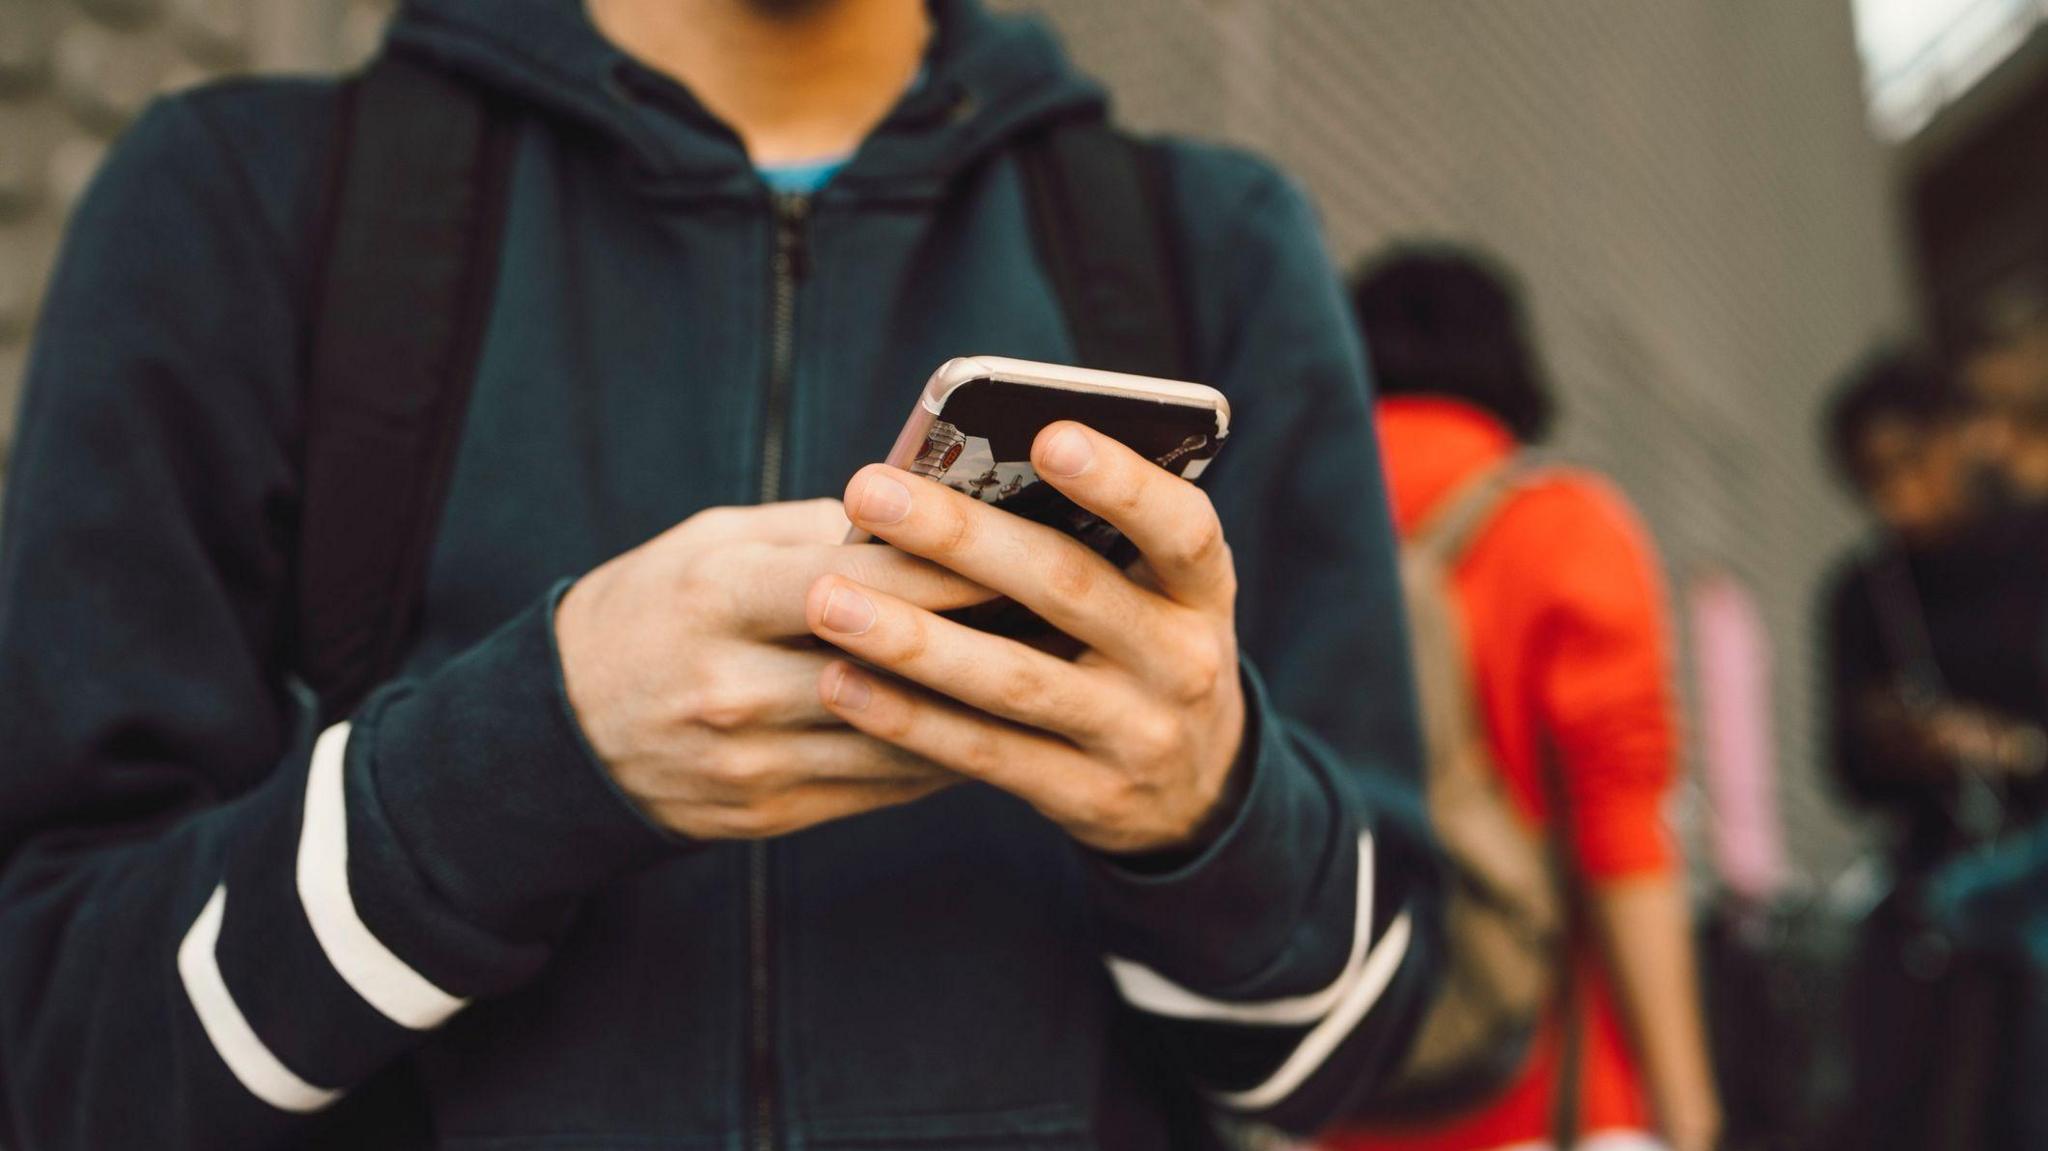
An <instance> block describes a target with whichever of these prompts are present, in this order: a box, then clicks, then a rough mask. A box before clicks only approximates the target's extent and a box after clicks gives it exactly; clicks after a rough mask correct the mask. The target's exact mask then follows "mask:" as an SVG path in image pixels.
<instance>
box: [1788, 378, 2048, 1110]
mask: <svg viewBox="0 0 2048 1151" xmlns="http://www.w3.org/2000/svg"><path fill="white" fill-rule="evenodd" d="M1981 430H1982V429H1981V427H1980V426H1979V425H1978V423H1977V421H1975V420H1974V419H1973V418H1972V412H1971V409H1970V407H1969V405H1968V403H1967V400H1966V397H1965V396H1964V395H1963V393H1962V392H1961V391H1960V389H1958V388H1957V387H1955V385H1954V384H1953V382H1952V381H1951V380H1950V379H1949V378H1948V377H1947V376H1946V375H1945V373H1944V372H1943V370H1942V369H1941V368H1940V367H1939V366H1938V365H1937V364H1936V363H1935V362H1934V361H1932V360H1931V359H1930V358H1928V357H1926V356H1924V355H1920V354H1917V353H1912V352H1887V353H1882V354H1880V355H1877V356H1875V357H1873V358H1872V359H1871V360H1869V361H1868V362H1866V363H1865V364H1864V365H1863V366H1862V367H1861V368H1859V369H1858V371H1857V372H1856V373H1854V374H1853V375H1852V377H1851V378H1850V379H1849V381H1848V382H1847V383H1846V384H1845V385H1844V387H1843V389H1842V391H1841V393H1840V395H1839V396H1838V397H1837V399H1836V401H1835V403H1834V406H1833V409H1832V411H1831V412H1830V415H1829V421H1828V438H1829V446H1830V450H1831V453H1832V455H1833V457H1834V459H1835V462H1836V465H1837V466H1838V468H1839V469H1840V471H1841V474H1842V476H1843V478H1844V479H1845V480H1846V481H1847V482H1848V483H1849V484H1850V486H1851V487H1852V489H1853V490H1854V491H1855V492H1856V493H1857V495H1858V497H1859V498H1860V499H1861V500H1862V501H1863V503H1864V505H1865V506H1866V507H1867V508H1868V509H1869V511H1870V513H1871V515H1872V517H1873V519H1874V520H1875V522H1876V526H1877V529H1878V530H1877V533H1876V535H1875V538H1874V539H1873V541H1872V542H1871V544H1869V545H1868V546H1867V547H1865V548H1864V549H1862V550H1861V551H1860V552H1859V553H1858V554H1857V555H1856V556H1854V557H1853V558H1852V559H1851V560H1850V561H1848V562H1847V563H1845V564H1844V565H1843V567H1842V569H1841V570H1840V572H1839V573H1838V574H1837V575H1836V576H1835V578H1834V580H1833V582H1832V583H1831V585H1830V588H1829V590H1828V593H1827V607H1826V616H1825V619H1826V629H1827V653H1828V659H1827V663H1826V677H1827V678H1826V683H1825V685H1824V690H1825V693H1826V697H1827V699H1828V709H1829V716H1830V720H1829V725H1828V726H1829V731H1830V736H1831V745H1830V763H1831V765H1832V768H1833V772H1834V775H1835V778H1836V779H1837V781H1838V782H1839V784H1840V785H1841V787H1842V789H1843V791H1844V792H1845V794H1846V795H1847V796H1848V797H1849V798H1850V799H1851V800H1852V801H1853V802H1854V803H1856V804H1857V805H1859V806H1861V807H1863V808H1865V809H1866V810H1870V811H1872V812H1874V813H1876V814H1879V815H1881V816H1883V817H1884V818H1885V819H1886V821H1887V823H1888V824H1889V826H1890V838H1889V841H1888V844H1887V847H1886V851H1887V855H1888V858H1889V861H1890V864H1891V871H1892V878H1893V889H1892V893H1891V895H1890V896H1889V897H1888V898H1887V899H1886V900H1885V901H1884V902H1883V903H1882V904H1881V905H1880V906H1879V907H1878V909H1877V910H1876V911H1875V912H1874V913H1873V915H1872V918H1871V921H1870V923H1869V925H1868V927H1867V930H1866V935H1865V940H1864V944H1863V949H1862V955H1861V959H1860V962H1859V974H1858V979H1857V981H1856V982H1857V989H1856V991H1855V992H1854V995H1855V1000H1854V1002H1855V1003H1856V1009H1855V1010H1854V1011H1853V1012H1852V1014H1851V1017H1852V1019H1853V1020H1854V1021H1855V1022H1856V1024H1857V1025H1858V1034H1857V1037H1856V1041H1855V1043H1854V1044H1853V1047H1852V1050H1853V1051H1854V1052H1855V1060H1856V1067H1855V1080H1856V1082H1855V1091H1854V1103H1853V1113H1852V1115H1851V1117H1850V1119H1849V1128H1850V1131H1851V1132H1852V1133H1851V1134H1849V1135H1847V1136H1846V1137H1845V1141H1846V1142H1847V1144H1849V1145H1853V1146H1859V1147H1901V1148H1905V1147H1913V1148H1919V1147H1932V1146H1940V1147H1946V1146H1961V1147H1986V1148H1991V1147H2001V1148H2002V1147H2033V1146H2043V1145H2048V1144H2044V1140H2048V1128H2044V1127H2043V1126H2042V1125H2041V1124H2042V1117H2041V1115H2040V1114H2039V1112H2041V1111H2042V1107H2041V1105H2040V1100H2039V1093H2038V1091H2037V1090H2036V1085H2037V1084H2038V1082H2039V1078H2040V1075H2041V1074H2043V1073H2044V1072H2048V1065H2044V1064H2043V1063H2042V1062H2041V1061H2040V1060H2041V1057H2042V1056H2043V1055H2044V1054H2048V1051H2044V1049H2043V1047H2042V1046H2041V1044H2042V1042H2043V1037H2044V1034H2048V1032H2044V1031H2043V1012H2042V1009H2041V1008H2042V1004H2041V1001H2040V996H2041V989H2042V983H2041V981H2040V979H2039V978H2038V977H2037V975H2036V972H2035V969H2034V968H2033V966H2032V965H2031V964H2029V963H2027V962H2026V961H2025V959H2024V957H2023V956H2020V955H2017V954H2014V953H2011V952H2001V951H1997V950H1985V949H1978V948H1967V947H1959V946H1958V941H1957V940H1956V939H1955V938H1953V936H1952V935H1951V934H1950V933H1948V932H1945V931H1943V930H1942V929H1941V927H1940V925H1939V924H1937V923H1936V922H1935V921H1934V919H1933V917H1932V916H1930V914H1929V906H1928V903H1927V882H1928V880H1929V877H1930V876H1932V875H1934V874H1935V873H1936V871H1937V870H1938V869H1940V868H1943V867H1945V866H1952V865H1954V864H1956V863H1957V862H1958V861H1961V860H1968V859H1974V858H1983V857H1985V855H1986V853H1995V852H1998V851H2000V850H2002V849H2003V847H2005V846H2006V845H2008V844H2009V843H2010V842H2011V841H2012V839H2013V837H2015V836H2018V835H2020V834H2023V833H2024V832H2025V831H2026V830H2027V829H2028V828H2031V827H2034V826H2036V825H2038V824H2039V823H2040V819H2041V816H2042V814H2043V812H2044V810H2048V773H2044V768H2048V733H2044V725H2048V660H2044V659H2043V644H2042V640H2043V635H2044V628H2048V578H2044V573H2048V539H2044V538H2043V537H2042V535H2041V533H2038V532H2035V531H2032V530H2030V529H2029V528H2028V527H2027V526H2026V521H2025V517H2020V516H2016V515H2014V514H2011V512H2010V511H2009V508H2008V505H2009V502H2010V501H2008V500H2007V499H2005V498H2003V497H2002V496H2001V494H2000V493H2001V491H2002V490H2003V486H2004V485H2003V483H2002V480H2001V477H2000V473H1999V470H1998V467H1997V459H1996V457H1995V456H1994V455H1993V454H1990V453H1988V452H1987V450H1986V445H1985V440H1984V439H1983V437H1982V436H1981V435H1980V434H1979V433H1980V432H1981Z"/></svg>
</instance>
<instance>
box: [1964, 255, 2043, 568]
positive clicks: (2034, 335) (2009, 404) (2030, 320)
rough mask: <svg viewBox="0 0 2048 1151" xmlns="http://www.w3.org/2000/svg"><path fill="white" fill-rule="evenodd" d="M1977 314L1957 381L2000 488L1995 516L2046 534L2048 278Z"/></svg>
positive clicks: (2013, 290) (2032, 280)
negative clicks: (2022, 521) (2016, 517)
mask: <svg viewBox="0 0 2048 1151" xmlns="http://www.w3.org/2000/svg"><path fill="white" fill-rule="evenodd" d="M1981 311H1982V318H1981V320H1980V321H1979V322H1978V324H1977V325H1976V331H1975V332H1974V333H1973V335H1972V337H1971V339H1970V343H1969V346H1968V347H1967V348H1966V349H1965V350H1964V352H1963V355H1962V359H1961V365H1960V370H1959V372H1958V375H1959V376H1960V378H1961V382H1962V385H1963V388H1964V390H1965V392H1966V394H1967V396H1968V398H1969V402H1970V405H1971V410H1972V414H1973V416H1974V417H1975V419H1976V420H1977V421H1978V422H1979V423H1980V425H1982V434H1983V435H1984V436H1986V437H1987V438H1988V440H1989V444H1988V451H1989V452H1990V454H1991V455H1992V458H1993V460H1994V462H1995V464H1996V469H1997V474H1998V475H1999V477H2000V479H2001V481H2002V483H2001V487H2002V489H2003V491H2002V493H2001V494H2002V495H2003V496H2005V497H2006V506H2005V507H2003V508H2002V509H2000V511H2001V512H2002V513H2018V514H2020V515H2025V516H2034V517H2036V518H2035V519H2034V521H2033V526H2034V529H2035V530H2048V274H2044V275H2042V276H2039V277H2024V276H2023V277H2018V278H2015V279H2014V280H2012V281H2011V282H2009V283H2007V284H2005V285H2003V286H2002V287H2000V288H1999V289H1998V290H1997V291H1994V292H1993V293H1991V296H1990V299H1989V300H1988V301H1987V302H1986V303H1985V305H1984V307H1983V308H1982V309H1981Z"/></svg>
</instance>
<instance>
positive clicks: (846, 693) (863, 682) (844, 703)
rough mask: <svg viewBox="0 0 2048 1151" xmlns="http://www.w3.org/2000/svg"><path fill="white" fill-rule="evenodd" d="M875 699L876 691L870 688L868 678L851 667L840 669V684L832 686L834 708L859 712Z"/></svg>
mask: <svg viewBox="0 0 2048 1151" xmlns="http://www.w3.org/2000/svg"><path fill="white" fill-rule="evenodd" d="M874 697H875V689H874V688H871V687H869V686H868V680H867V677H866V676H864V675H862V674H860V673H859V672H857V671H855V670H853V669H852V668H850V667H842V668H840V669H839V682H838V683H836V684H833V685H832V706H833V707H842V708H845V709H846V710H847V711H859V710H861V709H862V708H865V707H866V706H867V705H868V701H869V700H870V699H873V698H874Z"/></svg>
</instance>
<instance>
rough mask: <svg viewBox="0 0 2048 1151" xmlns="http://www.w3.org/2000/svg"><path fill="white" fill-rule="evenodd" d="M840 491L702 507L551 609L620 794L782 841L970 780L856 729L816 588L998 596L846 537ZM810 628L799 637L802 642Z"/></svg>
mask: <svg viewBox="0 0 2048 1151" xmlns="http://www.w3.org/2000/svg"><path fill="white" fill-rule="evenodd" d="M846 526H847V525H846V517H845V515H844V513H842V512H841V511H840V508H839V503H838V501H836V500H813V501H810V502H808V503H788V504H771V505H768V506H765V507H758V508H717V509H713V510H711V511H707V512H703V513H700V514H698V515H695V516H692V517H691V518H689V519H687V520H685V521H683V522H682V523H681V524H679V525H677V526H676V527H674V528H671V529H670V530H669V531H667V532H664V533H663V534H662V535H660V536H657V537H656V538H655V539H653V540H651V541H649V542H648V543H646V544H644V545H642V546H640V547H638V548H636V549H634V550H633V551H630V552H627V553H626V554H625V555H622V556H619V557H618V558H616V559H614V560H612V561H611V562H609V563H607V564H605V565H603V566H602V567H599V568H598V569H596V570H595V571H593V572H591V573H590V574H588V575H586V576H584V577H583V578H582V579H581V580H578V581H577V583H576V585H575V586H574V587H572V588H570V589H569V593H568V594H567V595H566V596H565V597H564V598H563V600H562V602H561V605H560V607H559V608H558V609H557V610H556V613H555V634H556V642H557V645H558V646H559V648H560V650H561V657H562V674H563V678H564V680H565V682H566V684H567V687H568V693H569V702H570V705H571V706H572V707H573V708H574V709H575V712H576V718H577V721H578V722H579V723H580V724H581V725H582V727H583V731H584V734H585V735H586V736H587V737H588V738H589V740H590V743H591V746H592V747H593V748H594V749H595V750H596V751H597V754H598V757H599V758H600V759H602V760H603V761H604V763H605V765H606V767H607V768H608V769H609V770H610V771H611V774H612V777H613V778H614V779H615V780H617V781H618V784H619V786H620V788H621V789H622V790H624V791H625V792H626V794H628V795H629V796H631V797H632V798H633V799H634V800H635V801H637V802H638V803H639V804H640V805H641V807H642V808H644V809H645V810H646V811H647V812H648V813H649V814H651V815H652V816H653V817H654V818H656V819H657V820H659V821H661V822H662V823H664V824H666V825H667V826H669V827H671V828H674V829H675V830H677V831H680V832H682V833H683V834H685V835H689V836H692V837H694V838H698V839H731V838H749V839H751V838H761V837H766V836H771V835H781V834H784V833H786V832H790V831H795V830H797V829H799V828H803V827H808V826H810V825H812V824H815V823H822V822H824V821H826V820H830V819H838V818H842V817H844V816H848V815H855V814H859V813H861V812H865V811H871V810H874V809H876V808H882V807H889V806H893V805H895V804H899V803H907V802H909V801H911V800H914V799H918V798H921V797H923V796H925V795H929V794H930V793H932V792H933V791H936V790H938V789H940V788H942V787H945V786H946V785H947V784H949V783H951V782H954V781H955V780H956V779H957V777H956V776H954V775H952V774H951V773H950V772H945V771H942V770H940V769H938V768H936V767H934V766H932V765H931V764H930V763H928V762H925V761H923V760H921V759H919V758H918V757H917V756H916V755H914V754H911V753H907V752H905V751H903V750H901V749H899V748H896V747H892V746H890V745H889V744H886V743H883V742H880V741H878V740H875V739H873V738H871V737H869V736H866V735H862V734H861V733H859V732H856V731H850V730H848V729H847V728H846V727H845V725H843V724H841V723H840V722H839V721H838V720H837V719H835V718H834V717H833V715H832V714H831V713H830V712H828V711H827V710H826V709H825V708H824V707H823V706H822V705H821V704H820V702H819V700H818V689H817V684H818V678H819V675H820V674H821V672H822V671H823V670H824V668H825V667H826V666H827V664H828V663H830V662H831V660H830V657H829V656H827V655H826V654H825V653H824V652H822V651H820V650H819V649H818V647H817V645H816V643H815V642H814V641H812V640H811V639H810V637H809V635H808V628H807V626H806V624H805V619H804V595H805V592H806V590H807V589H808V588H809V587H810V585H811V584H813V583H814V582H816V581H817V580H818V579H819V578H820V577H822V576H825V575H826V574H827V573H834V574H836V575H837V576H839V577H840V578H845V579H849V580H857V581H859V582H860V583H861V584H862V585H863V586H868V587H874V588H877V589H887V593H888V594H890V595H891V596H893V597H898V598H897V599H896V600H895V602H901V603H906V604H916V605H919V606H920V607H921V608H933V609H938V610H944V609H947V608H954V607H961V606H965V605H967V604H970V603H975V602H978V601H980V600H985V599H987V598H988V594H989V593H988V592H987V591H985V590H983V589H981V588H978V587H975V586H974V585H973V584H971V583H969V582H968V581H967V580H964V579H962V578H960V577H959V576H957V575H955V574H953V573H952V572H949V571H947V570H945V569H944V568H941V567H938V566H936V565H934V564H931V563H929V562H927V561H924V560H920V559H917V558H915V557H912V556H909V555H906V554H904V553H902V552H898V551H895V550H893V549H890V548H878V547H843V546H840V545H839V544H838V540H839V539H840V538H841V537H843V536H844V535H845V533H846ZM799 637H800V638H799Z"/></svg>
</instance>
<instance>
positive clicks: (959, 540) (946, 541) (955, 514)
mask: <svg viewBox="0 0 2048 1151" xmlns="http://www.w3.org/2000/svg"><path fill="white" fill-rule="evenodd" d="M934 502H935V503H937V504H938V506H939V507H941V508H943V509H944V510H943V511H941V512H939V513H938V517H937V518H938V523H937V524H935V525H933V526H934V532H933V544H932V546H933V551H934V552H936V553H937V554H938V555H946V556H950V555H959V554H961V553H962V552H968V551H972V550H974V547H975V541H976V538H977V537H978V536H979V534H980V530H981V529H980V528H978V527H976V526H975V519H974V516H972V515H970V514H969V512H970V510H971V509H968V508H963V507H961V506H959V504H958V502H956V501H954V500H942V501H934ZM977 506H978V505H977Z"/></svg>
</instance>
